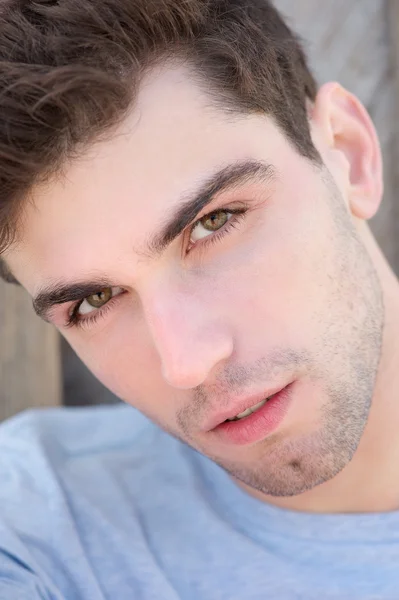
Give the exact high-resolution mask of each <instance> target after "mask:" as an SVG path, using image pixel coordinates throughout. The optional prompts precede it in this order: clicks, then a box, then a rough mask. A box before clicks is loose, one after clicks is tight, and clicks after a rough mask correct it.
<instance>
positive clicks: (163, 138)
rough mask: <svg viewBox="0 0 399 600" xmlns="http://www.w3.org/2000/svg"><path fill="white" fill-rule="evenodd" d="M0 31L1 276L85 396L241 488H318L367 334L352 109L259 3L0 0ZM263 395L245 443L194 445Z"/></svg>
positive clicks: (359, 419)
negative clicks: (110, 396) (258, 431)
mask: <svg viewBox="0 0 399 600" xmlns="http://www.w3.org/2000/svg"><path fill="white" fill-rule="evenodd" d="M0 32H1V36H0V37H1V40H2V42H1V47H0V52H1V53H2V55H3V58H2V61H1V63H0V64H1V66H0V69H1V76H0V81H2V82H3V83H2V90H1V94H0V119H1V122H0V136H1V137H0V152H1V156H2V160H1V161H0V182H1V183H0V185H1V189H2V193H1V201H0V202H1V204H0V218H1V226H0V231H1V238H0V239H1V251H2V259H3V273H7V277H8V279H9V280H10V279H15V280H16V281H18V282H19V283H20V284H21V285H23V286H24V287H25V288H26V289H27V291H28V292H29V293H30V294H31V295H32V297H33V298H34V308H35V310H36V311H37V312H38V314H40V315H41V316H42V317H43V318H45V319H46V320H48V321H50V322H52V323H53V324H54V325H55V326H56V327H57V328H59V330H60V332H61V334H62V335H63V336H64V337H65V338H66V339H67V340H68V341H69V343H70V344H71V345H72V347H73V348H74V349H75V350H76V352H77V353H78V355H79V356H80V357H81V358H82V360H83V361H84V362H85V363H86V364H87V366H88V367H89V368H90V369H91V370H92V371H93V373H94V374H95V375H96V376H97V377H98V378H99V379H100V380H101V381H102V382H103V383H104V384H105V385H106V386H107V387H109V388H110V389H111V390H112V391H113V392H114V393H116V394H117V395H118V396H119V397H120V398H122V399H123V400H125V401H126V402H128V403H131V404H132V405H134V406H135V407H137V408H138V409H139V410H140V411H142V412H143V413H145V414H146V415H147V416H148V417H149V418H150V419H152V420H153V421H155V422H156V423H158V424H159V425H160V426H161V427H162V428H164V429H165V430H167V431H168V432H170V433H171V434H172V435H174V436H176V437H178V438H180V439H182V440H183V441H184V442H187V443H188V444H190V445H191V446H193V447H194V448H196V449H197V450H199V451H200V452H202V453H204V454H206V455H208V456H210V457H211V458H212V459H213V460H215V461H216V462H218V463H219V464H220V465H222V466H223V467H224V468H225V469H227V470H228V471H229V472H230V473H231V474H232V475H234V476H235V477H237V478H238V479H240V480H241V481H242V482H244V483H246V484H247V485H249V486H252V487H253V488H256V489H258V490H260V491H262V492H265V493H267V494H272V495H276V496H284V495H294V494H298V493H300V492H303V491H305V490H307V489H310V488H312V487H314V486H315V485H317V484H319V483H321V482H324V481H327V480H328V479H330V478H332V477H334V476H335V475H336V474H337V473H338V472H339V471H340V470H341V469H343V467H345V465H346V464H347V463H348V462H349V461H350V460H351V458H352V457H353V454H354V452H355V451H356V448H357V446H358V444H359V441H360V439H361V436H362V433H363V430H364V427H365V424H366V421H367V417H368V413H369V409H370V405H371V402H372V397H373V389H374V386H375V381H376V377H377V372H378V364H379V359H380V352H381V338H382V329H383V320H384V316H383V301H382V292H381V286H380V282H379V277H378V275H377V272H376V269H375V267H374V264H373V260H372V259H371V257H370V253H369V251H368V248H367V243H366V239H367V236H368V234H367V226H366V224H365V222H366V221H367V219H369V218H370V217H371V216H373V214H374V213H375V211H376V210H377V207H378V203H379V201H380V198H381V193H382V191H381V189H382V184H381V157H380V153H379V148H378V142H377V139H376V134H375V131H374V128H373V125H372V124H371V122H370V119H369V117H368V115H367V113H366V111H365V110H364V108H363V107H362V106H361V104H360V102H359V101H358V100H357V99H356V98H355V97H353V96H352V95H351V94H350V93H349V92H347V91H345V90H344V89H342V88H341V87H340V86H339V85H338V84H334V83H332V84H327V85H324V86H323V87H322V88H320V89H319V90H317V87H316V84H315V81H314V79H313V77H312V75H311V73H310V71H309V68H308V66H307V63H306V59H305V57H304V54H303V51H302V49H301V46H300V44H299V41H298V40H297V38H296V37H295V36H294V34H293V33H292V32H291V31H290V30H289V28H288V27H287V26H286V25H285V23H284V22H283V20H282V19H281V17H280V15H279V14H278V13H277V11H276V10H275V9H274V7H273V6H272V5H271V3H269V2H267V1H266V0H252V1H251V2H246V3H242V2H240V1H239V0H219V1H218V0H215V1H209V0H184V1H182V2H179V3H176V2H175V1H174V0H164V1H163V2H158V1H157V0H151V1H149V0H145V1H144V0H134V1H132V2H129V3H127V2H124V0H95V1H91V0H84V1H83V2H82V0H79V1H77V0H64V1H62V0H59V1H58V2H57V1H52V2H50V1H44V0H42V1H39V2H35V3H34V4H33V3H31V2H29V1H19V2H17V1H16V0H7V2H6V3H5V4H4V7H3V9H2V14H1V15H0ZM22 40H23V42H24V43H22ZM284 388H287V391H286V392H285V394H286V396H287V398H288V399H289V401H288V402H286V405H285V410H284V415H283V418H282V419H280V421H279V423H278V426H276V427H275V428H274V429H273V430H272V431H270V432H268V433H267V434H265V435H262V436H260V437H259V436H258V437H257V438H256V439H251V440H250V441H248V440H244V441H243V440H242V439H241V441H240V442H238V441H237V440H235V441H232V439H230V438H226V436H224V435H221V434H220V429H219V428H218V427H216V428H214V425H215V424H217V422H218V419H220V415H223V414H230V413H231V410H233V409H234V407H237V406H238V405H240V406H241V408H242V406H243V399H245V398H250V397H252V398H253V397H255V396H258V397H259V396H260V397H262V394H264V395H265V396H267V395H269V393H270V391H271V390H272V391H277V390H280V389H284ZM265 414H266V413H265ZM218 415H219V417H218ZM232 416H233V415H232ZM234 425H235V424H234V423H233V425H232V426H233V427H234ZM258 438H259V439H258Z"/></svg>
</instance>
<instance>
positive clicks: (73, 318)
mask: <svg viewBox="0 0 399 600" xmlns="http://www.w3.org/2000/svg"><path fill="white" fill-rule="evenodd" d="M122 293H124V290H123V289H122V288H120V287H107V288H103V289H102V290H99V291H98V292H96V293H95V294H91V295H90V296H87V297H86V298H83V300H80V302H78V303H77V304H75V305H74V306H73V307H72V310H71V311H70V314H69V320H68V323H67V326H72V325H77V324H79V323H80V324H83V323H84V322H88V321H91V320H94V319H95V318H97V317H99V316H100V315H101V313H103V312H104V311H105V309H106V308H107V305H109V304H110V302H111V301H112V300H113V299H114V298H115V296H119V295H120V294H122Z"/></svg>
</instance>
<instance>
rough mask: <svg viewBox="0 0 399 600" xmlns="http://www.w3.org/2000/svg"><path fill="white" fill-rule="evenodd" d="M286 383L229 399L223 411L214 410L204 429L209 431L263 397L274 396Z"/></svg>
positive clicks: (260, 400)
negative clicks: (250, 394)
mask: <svg viewBox="0 0 399 600" xmlns="http://www.w3.org/2000/svg"><path fill="white" fill-rule="evenodd" d="M287 385H288V384H286V385H279V386H277V387H274V388H269V389H266V390H263V391H262V392H259V393H258V394H254V395H252V396H245V397H241V398H234V399H231V400H230V401H229V402H228V406H229V407H228V408H226V409H224V410H223V411H221V410H219V411H217V412H216V411H215V412H214V413H213V414H212V415H211V416H210V417H209V419H208V420H207V422H206V423H205V426H204V429H205V431H211V430H212V429H215V427H217V426H218V425H220V424H221V423H224V421H226V420H227V419H233V418H234V417H235V416H237V415H239V414H240V413H242V412H244V410H247V408H250V407H251V406H255V404H258V403H259V402H262V400H265V398H270V396H274V395H275V394H277V393H278V392H281V391H282V390H283V389H284V388H286V387H287Z"/></svg>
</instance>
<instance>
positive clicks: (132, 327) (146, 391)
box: [68, 310, 170, 418]
mask: <svg viewBox="0 0 399 600" xmlns="http://www.w3.org/2000/svg"><path fill="white" fill-rule="evenodd" d="M68 341H69V343H70V344H71V346H72V347H73V349H74V350H75V352H76V353H77V354H78V356H79V357H80V358H81V360H82V361H83V362H84V363H85V365H86V366H87V367H88V368H89V369H90V371H91V372H92V373H93V375H95V377H97V379H99V381H101V383H103V384H104V385H105V386H106V387H107V388H108V389H110V390H111V391H112V392H113V393H114V394H115V395H116V396H118V397H119V398H120V399H122V400H124V401H125V402H128V403H130V404H132V405H133V406H135V407H136V408H138V409H139V410H141V411H142V412H144V413H145V414H147V415H148V416H151V415H152V414H155V415H157V416H159V415H160V412H161V413H162V406H164V407H167V406H168V402H164V400H167V398H166V395H167V394H168V388H167V386H166V384H165V382H164V381H163V380H162V379H161V367H160V361H159V357H158V355H157V353H156V351H155V349H154V346H153V345H152V344H151V343H150V338H149V336H148V330H147V328H146V326H145V323H144V321H142V320H139V319H133V318H132V317H131V315H130V314H129V313H128V312H124V311H123V310H122V311H121V312H120V313H119V314H118V315H117V316H116V315H115V318H114V319H111V320H110V321H109V322H107V323H106V325H105V327H104V328H103V330H100V328H97V329H96V332H95V334H94V333H93V335H92V336H90V334H89V333H83V334H82V333H78V334H77V335H76V336H75V335H74V333H72V334H68ZM149 373H151V376H150V377H149V375H148V374H149ZM169 394H170V391H169ZM160 398H162V401H159V404H160V407H158V406H156V405H157V399H160ZM152 404H153V405H154V406H152ZM161 418H162V416H161Z"/></svg>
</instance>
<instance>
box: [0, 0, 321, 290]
mask: <svg viewBox="0 0 399 600" xmlns="http://www.w3.org/2000/svg"><path fill="white" fill-rule="evenodd" d="M169 58H177V59H182V60H185V61H186V62H187V64H188V65H190V67H191V69H192V72H193V74H195V76H196V78H197V80H198V81H199V82H200V83H201V82H206V89H207V92H208V93H211V95H212V99H213V101H214V102H215V103H216V104H217V105H218V106H219V107H220V108H222V109H224V110H226V111H230V112H235V113H237V112H238V113H246V112H247V113H250V112H258V113H260V112H262V113H266V114H269V115H271V116H272V117H273V118H274V120H275V121H276V123H277V124H278V125H279V126H280V127H281V129H282V130H283V131H284V132H285V134H286V135H287V137H288V139H289V140H290V141H291V142H292V143H293V144H294V146H295V147H296V148H297V150H298V151H299V152H300V153H301V154H302V155H303V156H305V157H307V158H309V159H311V160H314V161H318V154H317V151H316V149H315V148H314V146H313V144H312V141H311V138H310V132H309V126H308V120H307V113H306V98H309V99H311V100H313V99H314V97H315V94H316V83H315V81H314V79H313V77H312V74H311V72H310V70H309V68H308V66H307V63H306V58H305V55H304V52H303V50H302V48H301V45H300V43H299V41H298V39H297V37H296V36H295V35H294V34H293V33H292V31H291V30H290V29H289V28H288V26H287V25H286V24H285V22H284V20H283V19H282V18H281V16H280V15H279V13H278V12H277V10H276V9H275V7H274V6H273V5H272V3H271V2H269V1H268V0H2V5H1V7H0V254H1V253H2V252H4V251H5V250H6V249H7V248H9V247H10V245H11V244H12V243H14V242H15V241H16V240H17V233H18V229H19V225H20V223H21V215H22V213H23V205H24V202H26V201H27V199H28V198H29V192H30V191H31V190H32V188H33V187H34V185H36V184H38V183H40V182H44V181H46V179H48V178H49V177H52V176H54V175H57V173H59V172H60V171H61V169H62V167H63V166H64V165H65V163H66V161H69V160H72V159H74V158H76V157H78V156H79V155H80V154H81V153H82V152H84V150H85V148H87V146H88V145H89V144H90V143H93V142H94V141H95V140H97V139H98V138H99V137H102V136H104V135H105V134H107V133H108V134H109V133H110V132H111V131H112V128H113V127H114V126H115V125H116V124H117V123H119V122H120V121H121V120H122V119H123V117H124V116H125V115H126V112H127V110H128V109H129V108H130V107H131V106H132V104H133V102H134V99H135V96H136V94H137V89H138V86H139V84H140V80H141V78H142V75H143V73H144V72H145V71H146V70H147V69H148V68H149V67H151V66H152V65H153V64H154V63H156V62H159V61H161V60H167V59H169ZM210 90H211V91H210ZM0 275H2V276H3V277H5V276H7V270H6V268H5V265H4V264H3V267H2V268H0ZM9 279H11V280H12V276H11V275H10V276H9Z"/></svg>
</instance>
